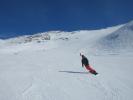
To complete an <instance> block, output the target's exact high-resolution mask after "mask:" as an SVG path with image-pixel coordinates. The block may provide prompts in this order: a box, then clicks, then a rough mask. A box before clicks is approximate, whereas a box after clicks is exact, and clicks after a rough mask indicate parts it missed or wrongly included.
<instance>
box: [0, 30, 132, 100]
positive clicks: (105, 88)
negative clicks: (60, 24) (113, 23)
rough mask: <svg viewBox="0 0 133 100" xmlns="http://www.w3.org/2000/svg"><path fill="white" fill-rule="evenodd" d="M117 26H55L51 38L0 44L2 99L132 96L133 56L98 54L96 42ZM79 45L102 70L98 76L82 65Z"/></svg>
mask: <svg viewBox="0 0 133 100" xmlns="http://www.w3.org/2000/svg"><path fill="white" fill-rule="evenodd" d="M116 29H118V27H117V28H116V27H115V28H109V29H103V30H93V31H77V32H68V33H67V34H66V32H50V33H49V35H50V37H51V39H50V40H44V41H41V42H36V41H34V40H33V41H31V42H27V43H25V42H21V44H19V42H18V40H19V39H13V40H7V41H4V45H1V46H0V61H1V63H0V100H88V99H91V100H130V99H132V98H133V96H132V93H133V80H132V79H131V76H132V75H133V74H132V70H133V68H132V65H133V56H125V55H116V56H113V55H107V56H103V55H101V56H97V55H95V48H92V46H93V45H94V44H95V42H96V41H97V40H100V39H101V38H102V37H104V36H106V35H108V34H111V33H112V32H114V31H115V30H116ZM23 38H24V37H23ZM11 41H15V42H13V43H12V42H11ZM80 51H83V52H85V55H86V56H87V57H88V58H89V61H90V65H91V66H93V68H94V69H96V70H97V71H98V73H99V74H98V75H97V76H94V75H92V74H90V73H89V72H87V70H86V69H85V68H82V66H81V61H80V60H81V58H80V56H79V53H80ZM103 53H104V52H103Z"/></svg>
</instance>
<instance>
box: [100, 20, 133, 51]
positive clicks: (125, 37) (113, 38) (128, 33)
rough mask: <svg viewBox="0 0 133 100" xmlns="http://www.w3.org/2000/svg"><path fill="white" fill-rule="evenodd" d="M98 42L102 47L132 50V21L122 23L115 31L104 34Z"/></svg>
mask: <svg viewBox="0 0 133 100" xmlns="http://www.w3.org/2000/svg"><path fill="white" fill-rule="evenodd" d="M98 42H99V45H100V46H102V48H104V49H108V50H109V49H110V50H111V49H113V50H125V49H132V51H133V21H131V22H129V23H127V24H125V25H123V26H122V27H121V28H119V29H118V30H116V31H115V32H113V33H111V34H108V35H106V36H104V37H103V38H102V39H100V41H98Z"/></svg>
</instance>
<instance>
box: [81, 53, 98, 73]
mask: <svg viewBox="0 0 133 100" xmlns="http://www.w3.org/2000/svg"><path fill="white" fill-rule="evenodd" d="M80 56H81V57H82V60H81V62H82V67H84V66H85V67H86V69H87V70H89V72H90V73H92V74H95V75H96V74H98V73H97V72H96V71H95V70H94V69H93V68H92V67H91V66H90V65H89V61H88V59H87V57H85V56H84V55H83V54H81V53H80Z"/></svg>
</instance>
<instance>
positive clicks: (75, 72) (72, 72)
mask: <svg viewBox="0 0 133 100" xmlns="http://www.w3.org/2000/svg"><path fill="white" fill-rule="evenodd" d="M59 72H62V73H71V74H88V73H89V72H77V71H59Z"/></svg>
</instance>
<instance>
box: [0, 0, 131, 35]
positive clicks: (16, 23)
mask: <svg viewBox="0 0 133 100" xmlns="http://www.w3.org/2000/svg"><path fill="white" fill-rule="evenodd" d="M131 20H133V1H132V0H0V36H1V37H2V36H3V37H6V36H9V37H10V36H14V35H15V36H16V35H23V34H33V33H37V32H45V31H53V30H62V31H75V30H90V29H100V28H104V27H109V26H114V25H118V24H123V23H127V22H128V21H131Z"/></svg>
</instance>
